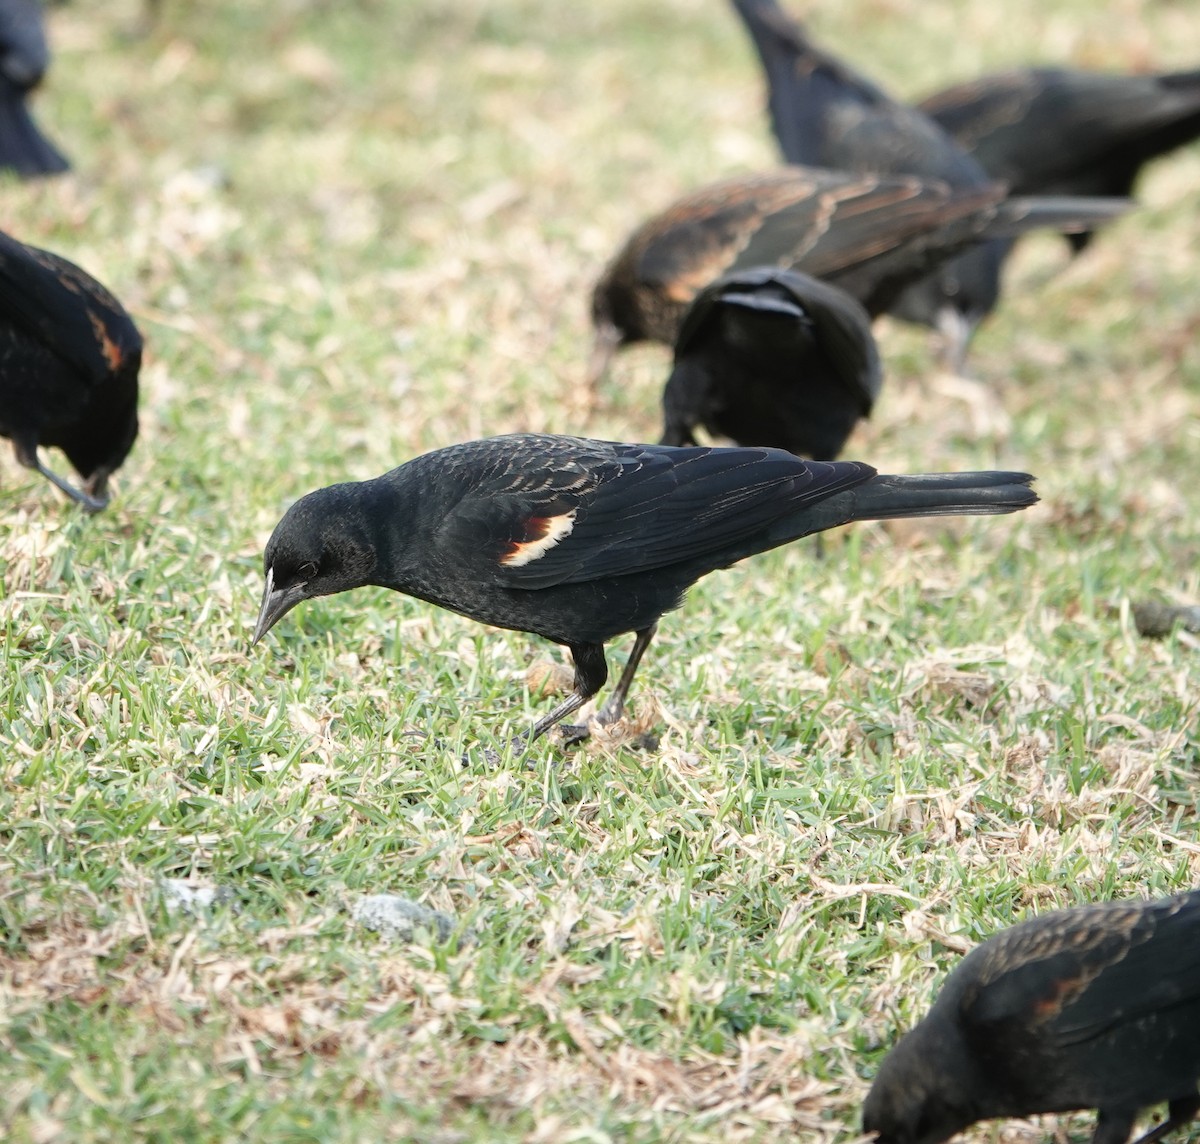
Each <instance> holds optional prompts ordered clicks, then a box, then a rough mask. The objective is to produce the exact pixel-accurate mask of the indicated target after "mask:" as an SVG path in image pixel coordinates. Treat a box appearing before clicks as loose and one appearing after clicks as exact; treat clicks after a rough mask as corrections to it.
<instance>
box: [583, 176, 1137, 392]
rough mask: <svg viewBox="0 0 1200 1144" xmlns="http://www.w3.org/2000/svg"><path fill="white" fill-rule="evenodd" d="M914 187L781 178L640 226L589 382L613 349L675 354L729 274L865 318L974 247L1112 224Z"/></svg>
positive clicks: (1086, 210)
mask: <svg viewBox="0 0 1200 1144" xmlns="http://www.w3.org/2000/svg"><path fill="white" fill-rule="evenodd" d="M1005 196H1006V191H1005V190H1004V188H1003V187H1001V186H1000V185H998V184H994V185H991V186H988V187H981V188H954V187H950V186H948V185H947V184H946V183H943V182H940V181H938V180H933V181H929V180H924V179H919V178H917V177H915V176H912V175H896V176H884V175H849V174H846V173H845V172H841V171H824V170H818V169H815V168H810V167H783V168H780V169H779V170H776V171H769V172H766V173H763V174H755V175H742V176H738V177H736V178H732V179H727V180H724V181H723V182H719V183H712V184H710V185H709V186H707V187H703V188H701V189H700V190H698V191H693V192H692V193H691V194H690V195H687V196H686V197H684V198H682V199H680V200H679V201H678V202H676V203H675V204H674V205H673V206H671V207H669V208H668V209H667V210H665V211H663V212H662V213H661V214H659V215H655V216H654V217H653V218H651V219H649V220H648V221H646V222H644V223H643V224H642V225H641V226H640V227H638V228H637V230H635V231H634V232H633V234H632V235H631V236H630V237H629V238H628V239H627V240H626V242H625V244H624V246H623V247H622V248H621V249H620V251H618V253H617V254H616V256H615V257H614V258H613V259H612V261H611V262H610V263H609V265H608V267H607V268H606V269H605V271H604V273H603V275H602V276H601V277H600V280H599V281H598V282H597V283H596V286H595V289H594V290H593V293H592V323H593V325H594V327H595V331H596V340H595V347H594V348H593V350H592V357H591V361H590V364H589V371H588V372H589V381H590V382H591V383H592V384H593V385H594V384H595V382H596V381H597V380H598V379H599V378H600V377H601V376H602V375H603V374H604V371H605V370H606V369H607V367H608V362H609V359H610V358H611V356H612V354H613V352H614V350H616V349H617V348H618V347H619V346H623V345H629V344H631V343H633V342H638V341H643V340H646V339H649V340H652V341H659V342H665V343H667V344H673V343H674V341H675V338H676V335H677V334H678V332H679V326H680V323H681V321H682V320H683V315H684V311H685V310H686V309H687V305H688V303H689V302H690V301H691V300H692V298H694V297H695V295H696V294H697V293H698V292H699V291H700V290H701V289H702V288H703V287H705V286H707V285H708V283H709V282H711V281H712V280H713V279H714V278H717V277H719V276H720V275H721V274H723V273H725V272H726V271H728V270H733V269H739V268H742V267H751V266H761V265H773V266H781V267H787V268H790V269H793V270H801V271H803V272H804V273H806V274H811V275H812V276H813V277H816V278H820V279H822V280H823V281H826V282H831V283H832V284H833V285H835V286H839V287H840V288H841V289H843V290H845V291H846V292H847V293H848V294H850V295H851V296H852V297H854V298H856V299H857V300H858V301H859V302H860V303H861V304H862V305H863V306H864V307H865V309H866V311H867V313H868V314H870V315H871V317H873V318H874V317H877V316H878V315H879V314H881V313H882V312H883V311H884V310H886V309H887V308H888V306H890V305H891V304H892V303H893V302H894V301H895V299H896V297H897V296H898V295H899V293H900V292H901V290H903V288H904V287H905V286H907V285H909V284H910V283H912V282H914V281H915V280H916V279H918V278H920V277H921V276H922V275H923V274H925V273H926V272H927V271H928V270H930V269H931V268H932V267H935V266H937V265H938V264H939V263H940V262H943V261H944V260H945V259H947V258H949V257H950V256H951V255H953V254H955V253H957V252H958V251H960V250H963V249H964V248H966V247H968V246H970V245H971V244H972V243H976V242H980V241H983V240H985V239H987V238H992V237H997V236H1011V235H1015V234H1019V233H1022V232H1023V231H1026V230H1029V229H1031V228H1032V227H1037V226H1058V227H1063V228H1066V227H1072V226H1086V225H1088V224H1089V223H1093V222H1096V221H1100V220H1103V219H1108V218H1113V217H1115V216H1116V215H1118V214H1120V213H1122V212H1123V211H1124V210H1125V209H1126V207H1127V206H1128V204H1127V203H1126V202H1124V201H1123V200H1119V199H1082V198H1053V197H1052V198H1016V199H1010V198H1006V197H1005Z"/></svg>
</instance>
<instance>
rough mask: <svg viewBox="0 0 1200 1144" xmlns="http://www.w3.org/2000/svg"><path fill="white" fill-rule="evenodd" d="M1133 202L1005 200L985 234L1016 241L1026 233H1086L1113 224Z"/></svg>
mask: <svg viewBox="0 0 1200 1144" xmlns="http://www.w3.org/2000/svg"><path fill="white" fill-rule="evenodd" d="M1133 205H1134V204H1133V200H1132V199H1121V198H1104V197H1100V196H1090V195H1034V196H1020V195H1019V196H1017V197H1016V198H1012V199H1006V200H1005V201H1004V202H1003V203H1001V204H1000V205H999V207H997V209H996V217H995V218H993V219H992V220H991V222H989V223H988V225H987V227H986V229H985V231H984V233H985V234H986V235H987V237H988V238H1015V237H1016V236H1017V235H1019V234H1024V233H1025V231H1027V230H1034V229H1036V228H1038V227H1044V226H1045V227H1053V228H1054V229H1055V230H1061V231H1066V232H1072V231H1085V230H1090V229H1091V228H1092V227H1094V226H1097V225H1099V224H1101V223H1105V222H1112V220H1113V219H1117V218H1120V217H1121V215H1123V214H1125V213H1126V212H1127V211H1129V210H1131V209H1132V208H1133Z"/></svg>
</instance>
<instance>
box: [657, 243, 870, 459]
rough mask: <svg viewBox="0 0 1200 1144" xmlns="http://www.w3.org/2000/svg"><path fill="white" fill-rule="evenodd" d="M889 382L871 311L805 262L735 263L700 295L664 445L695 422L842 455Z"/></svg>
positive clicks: (823, 455) (669, 393) (682, 347)
mask: <svg viewBox="0 0 1200 1144" xmlns="http://www.w3.org/2000/svg"><path fill="white" fill-rule="evenodd" d="M882 382H883V367H882V365H881V364H880V361H879V351H878V350H877V349H876V347H875V339H874V337H873V336H872V334H871V319H870V317H868V315H867V312H866V310H864V309H863V308H862V306H860V305H859V304H858V303H857V302H856V301H855V300H854V299H853V298H851V297H850V295H849V294H847V293H846V292H845V291H844V290H839V289H838V288H837V287H836V286H830V285H829V284H827V283H825V282H820V281H818V280H817V279H815V278H810V277H809V276H808V275H807V274H800V273H799V272H798V271H795V270H778V269H775V268H774V267H770V266H758V267H752V268H751V269H749V270H734V271H732V272H731V273H729V274H725V275H723V276H722V277H720V278H718V279H717V280H716V281H715V282H713V283H711V284H710V285H708V286H706V287H705V288H704V289H703V290H701V291H700V293H699V294H697V295H696V297H695V299H694V300H693V302H692V304H691V306H690V307H689V308H688V311H687V314H686V315H685V316H684V319H683V325H682V326H681V327H680V329H679V337H678V338H677V339H676V341H675V366H674V369H673V370H672V371H671V376H670V378H669V379H668V381H667V385H666V389H665V390H664V391H663V435H662V440H661V442H660V444H663V445H695V444H697V441H696V438H695V430H696V427H697V426H698V425H703V426H704V428H705V429H706V430H708V432H710V433H715V434H720V435H723V436H725V437H729V438H731V439H732V440H733V441H735V442H736V443H737V444H739V445H768V446H772V447H774V448H778V449H787V450H788V451H789V452H791V453H798V454H801V455H803V456H806V457H813V458H814V459H816V460H818V461H832V460H833V459H834V458H835V457H836V456H837V455H838V454H839V453H840V452H841V451H842V447H843V446H844V445H845V443H846V438H847V437H849V436H850V432H851V430H852V429H853V428H854V426H855V425H856V424H857V423H858V421H859V419H860V418H862V417H866V416H867V415H868V414H869V413H870V412H871V406H872V405H873V404H874V403H875V398H876V397H877V396H878V395H879V387H880V385H881V384H882Z"/></svg>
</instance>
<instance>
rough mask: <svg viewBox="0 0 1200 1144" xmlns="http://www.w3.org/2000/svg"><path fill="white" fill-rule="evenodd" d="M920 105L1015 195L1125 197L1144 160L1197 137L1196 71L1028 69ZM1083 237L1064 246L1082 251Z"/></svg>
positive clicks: (1086, 235)
mask: <svg viewBox="0 0 1200 1144" xmlns="http://www.w3.org/2000/svg"><path fill="white" fill-rule="evenodd" d="M920 107H921V110H923V111H924V112H925V113H926V114H928V115H929V116H930V117H931V118H932V119H934V120H936V121H937V122H938V123H939V124H940V125H941V126H942V127H943V128H944V129H945V131H946V132H948V133H949V134H950V135H951V136H952V137H953V138H954V140H955V141H956V142H957V143H958V144H959V146H960V147H962V148H963V149H964V150H966V151H968V152H970V153H971V154H972V155H973V156H974V158H975V159H977V160H978V161H979V163H980V164H981V165H982V166H983V168H984V170H986V171H987V172H988V174H989V175H990V176H991V177H992V178H994V179H1000V180H1002V181H1004V182H1005V183H1007V184H1008V185H1009V187H1010V188H1011V189H1012V191H1013V193H1014V194H1021V195H1029V194H1067V195H1119V196H1121V197H1128V196H1129V195H1131V194H1132V193H1133V185H1134V183H1135V182H1136V181H1137V178H1138V175H1139V174H1140V173H1141V169H1142V167H1143V165H1144V164H1146V163H1148V162H1149V161H1150V160H1151V159H1156V158H1158V157H1159V156H1160V155H1165V154H1166V153H1167V152H1168V151H1173V150H1174V149H1175V148H1176V147H1182V146H1183V145H1184V144H1186V143H1190V142H1192V141H1193V140H1194V139H1196V138H1200V70H1197V71H1186V72H1168V73H1164V74H1160V75H1115V74H1108V73H1105V72H1088V71H1076V70H1073V69H1069V68H1026V69H1022V70H1017V71H1010V72H1001V73H998V74H996V75H988V76H982V77H981V78H979V79H977V80H973V81H971V82H969V83H963V84H957V85H955V86H954V87H950V88H947V89H946V90H944V91H941V92H938V93H937V94H936V95H931V96H930V97H929V98H928V99H926V100H925V101H924V102H923V103H921V105H920ZM1091 237H1092V233H1091V231H1088V230H1085V231H1082V232H1079V233H1075V234H1068V235H1067V240H1068V242H1070V244H1071V246H1072V248H1073V249H1074V250H1076V251H1080V250H1082V249H1083V248H1084V247H1085V246H1086V245H1087V243H1088V242H1089V240H1090V239H1091Z"/></svg>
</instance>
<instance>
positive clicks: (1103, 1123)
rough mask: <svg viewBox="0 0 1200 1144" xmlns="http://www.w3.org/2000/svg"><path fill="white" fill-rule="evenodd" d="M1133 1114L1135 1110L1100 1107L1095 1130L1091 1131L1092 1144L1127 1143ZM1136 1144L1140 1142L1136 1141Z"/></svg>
mask: <svg viewBox="0 0 1200 1144" xmlns="http://www.w3.org/2000/svg"><path fill="white" fill-rule="evenodd" d="M1135 1116H1136V1111H1135V1112H1130V1111H1129V1110H1127V1109H1117V1110H1115V1111H1114V1110H1113V1109H1104V1108H1101V1109H1100V1110H1099V1113H1098V1114H1097V1116H1096V1131H1095V1132H1093V1133H1092V1144H1129V1136H1130V1134H1131V1133H1132V1132H1133V1121H1134V1118H1135ZM1138 1144H1142V1142H1141V1141H1138Z"/></svg>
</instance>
